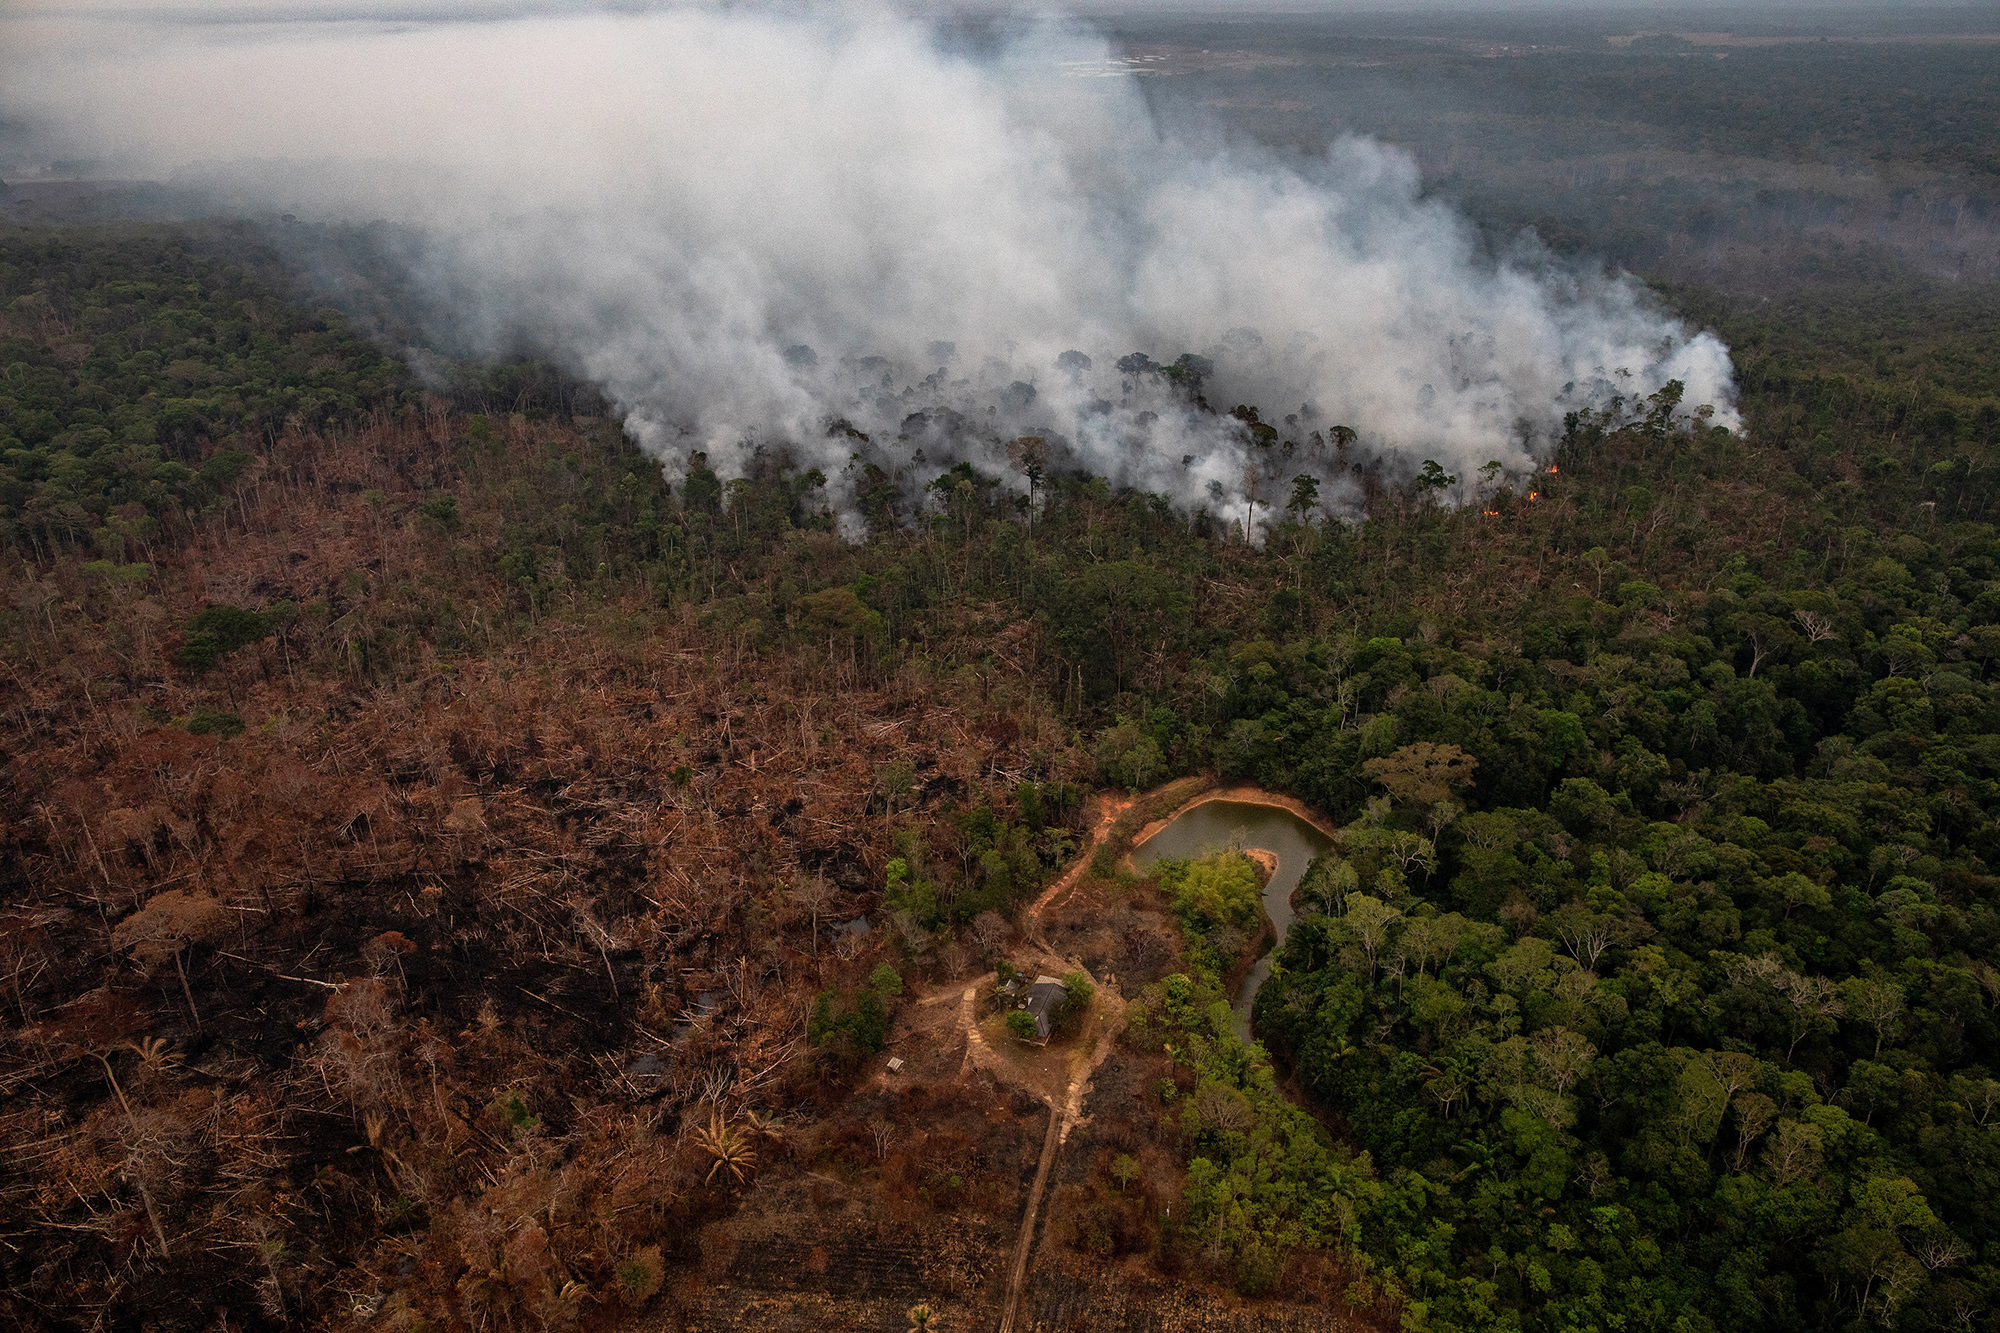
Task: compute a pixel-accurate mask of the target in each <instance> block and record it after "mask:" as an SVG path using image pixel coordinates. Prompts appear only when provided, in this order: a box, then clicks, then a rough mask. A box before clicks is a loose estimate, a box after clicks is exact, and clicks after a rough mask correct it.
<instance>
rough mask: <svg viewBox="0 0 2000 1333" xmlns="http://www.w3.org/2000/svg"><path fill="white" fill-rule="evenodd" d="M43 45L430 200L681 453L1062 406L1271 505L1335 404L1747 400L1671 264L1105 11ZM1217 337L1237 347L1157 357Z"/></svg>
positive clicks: (997, 465) (468, 332) (1102, 437)
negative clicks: (1232, 138)
mask: <svg viewBox="0 0 2000 1333" xmlns="http://www.w3.org/2000/svg"><path fill="white" fill-rule="evenodd" d="M11 45H12V46H13V49H14V52H15V54H14V55H13V56H10V57H7V58H6V64H5V66H4V67H0V88H4V92H0V114H6V115H9V116H13V117H20V118H27V119H30V120H32V121H35V122H37V123H39V124H41V125H43V126H45V127H47V128H48V129H49V131H50V132H51V133H54V134H57V135H60V136H62V137H63V138H64V140H65V141H66V142H65V147H66V148H67V149H68V151H72V152H76V151H85V152H92V153H95V154H97V155H99V156H100V157H101V158H103V159H104V160H106V161H107V162H110V163H115V164H116V166H117V167H118V168H119V169H122V170H125V171H128V172H132V173H136V174H146V175H151V176H172V177H174V178H176V179H178V180H180V181H181V182H183V183H191V182H198V183H200V184H202V185H203V186H205V187H206V188H210V189H213V190H215V191H217V192H218V194H220V195H221V196H222V197H223V198H224V199H225V200H227V201H228V202H229V203H231V204H233V205H236V206H248V207H255V208H264V209H270V210H278V209H283V210H289V211H292V212H294V213H297V214H300V215H303V216H308V217H321V218H326V219H336V220H355V221H365V220H371V219H377V218H381V219H387V220H390V221H392V222H396V223H400V224H404V225H406V226H408V227H410V228H413V229H415V231H416V232H417V233H418V234H420V235H421V236H422V237H424V238H425V240H424V244H423V245H422V247H421V256H422V261H421V262H422V268H423V274H424V276H425V277H426V278H427V279H428V280H429V281H430V282H431V283H432V284H434V286H435V290H437V291H439V292H449V293H450V294H451V296H450V309H451V310H452V312H453V315H452V318H453V320H454V321H455V323H456V325H457V327H456V328H455V329H454V330H453V332H454V333H455V334H456V335H457V336H458V337H459V338H460V339H461V340H465V339H470V340H472V341H474V342H475V343H482V344H485V345H490V346H504V345H508V344H510V343H513V342H516V341H518V339H519V338H520V337H522V336H523V335H526V336H529V337H531V338H533V339H534V340H535V341H536V342H538V343H540V344H542V345H544V346H546V347H549V348H551V349H552V350H553V351H555V352H556V353H557V354H559V355H561V356H563V357H564V358H566V359H567V360H568V361H569V362H570V363H571V364H572V365H573V367H574V368H575V369H576V370H578V371H580V372H582V373H583V374H585V375H587V376H589V377H590V378H592V379H594V380H595V381H597V382H598V383H600V384H601V385H602V386H603V387H604V390H605V392H606V393H607V395H608V396H609V397H610V398H611V399H612V400H613V401H614V402H615V403H616V404H617V405H618V406H619V407H620V408H621V409H623V411H624V412H625V414H626V420H627V426H628V429H629V430H630V431H631V433H632V434H633V435H634V437H635V438H637V439H638V440H639V441H640V443H641V444H642V445H643V446H644V447H646V448H647V449H648V450H649V451H651V452H653V453H654V454H656V455H657V456H658V457H659V458H660V459H661V460H662V462H663V464H664V465H665V466H666V467H667V468H668V470H669V471H670V472H675V471H678V470H679V469H680V468H682V467H684V466H685V465H686V459H687V456H688V453H689V451H690V450H691V449H702V450H705V451H706V452H707V454H708V456H709V459H710V461H711V463H712V465H714V466H715V467H716V469H717V470H718V471H719V472H721V473H722V474H723V475H725V476H728V475H732V474H736V473H740V472H741V471H742V470H743V469H744V468H745V467H746V466H747V465H748V463H749V460H750V457H751V455H752V454H753V452H754V451H755V450H756V449H757V448H759V447H765V448H776V447H780V446H782V447H786V448H788V449H789V450H790V451H791V453H792V456H793V457H794V459H795V460H796V462H797V463H798V464H799V465H800V466H802V467H803V466H817V467H819V468H820V469H821V470H822V471H823V472H825V473H826V475H827V477H828V478H829V483H830V486H831V488H832V489H833V491H834V493H835V496H836V500H837V503H840V502H846V503H847V507H849V508H851V497H852V488H853V486H854V485H855V479H856V477H857V476H858V468H857V466H856V455H857V454H860V455H862V456H863V457H865V458H867V459H870V460H880V461H882V462H883V463H884V464H885V465H886V466H891V467H895V468H911V469H913V470H914V471H915V473H916V475H917V479H918V480H928V478H929V476H931V475H934V473H935V471H936V470H938V467H939V466H942V465H944V464H947V463H949V462H950V461H953V460H957V459H965V460H968V461H972V462H973V463H974V464H975V466H978V467H979V468H980V469H981V470H982V471H985V472H987V473H989V474H998V475H1002V476H1006V477H1008V478H1009V479H1010V482H1011V483H1013V484H1020V482H1019V478H1018V476H1016V475H1015V474H1013V473H1011V472H1010V471H1009V469H1008V461H1007V448H1006V445H1007V441H1009V440H1011V439H1014V438H1016V437H1018V436H1021V435H1025V434H1035V435H1040V436H1043V437H1044V438H1046V439H1047V440H1048V441H1049V442H1050V448H1051V450H1052V452H1053V455H1054V458H1053V465H1054V466H1063V465H1065V464H1067V465H1070V466H1081V467H1084V468H1087V469H1089V470H1091V471H1093V472H1096V473H1101V474H1104V475H1107V476H1109V477H1111V478H1113V479H1114V480H1115V481H1118V482H1121V483H1129V484H1132V485H1136V486H1139V487H1142V488H1144V489H1147V490H1151V491H1156V492H1161V493H1165V494H1167V495H1169V496H1172V497H1173V498H1174V499H1175V500H1177V501H1178V502H1181V503H1183V504H1197V505H1211V506H1214V507H1216V508H1218V509H1221V510H1223V511H1225V512H1230V511H1233V512H1234V513H1235V514H1237V515H1238V516H1240V515H1241V513H1242V506H1243V504H1244V502H1245V500H1246V497H1247V493H1248V492H1249V490H1250V489H1251V488H1252V487H1253V486H1255V487H1257V488H1258V490H1259V494H1258V495H1257V497H1256V498H1257V499H1258V500H1259V501H1269V500H1271V499H1273V498H1277V499H1278V500H1279V502H1280V503H1282V496H1281V495H1280V496H1277V497H1274V496H1273V494H1272V491H1273V489H1275V488H1277V487H1279V486H1281V485H1285V484H1288V483H1289V479H1290V477H1291V476H1292V475H1293V474H1294V473H1297V472H1300V471H1308V472H1312V471H1318V472H1323V473H1324V474H1325V476H1326V480H1327V483H1328V484H1327V486H1326V488H1325V490H1324V491H1323V493H1322V494H1323V498H1325V499H1327V500H1329V501H1330V502H1331V503H1332V504H1333V505H1334V506H1335V507H1336V508H1338V507H1339V506H1340V504H1341V503H1342V498H1343V493H1342V490H1341V487H1342V485H1343V483H1342V481H1341V476H1340V474H1338V473H1337V472H1336V470H1335V469H1334V468H1333V466H1332V458H1333V454H1334V451H1333V449H1332V448H1331V447H1330V446H1328V447H1327V448H1325V449H1323V450H1322V449H1320V448H1319V447H1318V446H1316V445H1315V443H1314V439H1313V432H1314V431H1316V430H1317V431H1320V432H1322V435H1321V437H1320V438H1321V439H1322V440H1327V439H1330V438H1331V436H1330V435H1327V434H1324V432H1327V431H1328V430H1329V429H1330V428H1331V427H1332V426H1334V425H1336V424H1338V425H1344V426H1348V427H1350V428H1352V429H1353V430H1354V431H1355V432H1357V433H1358V437H1359V438H1358V440H1357V441H1356V443H1355V446H1354V447H1355V449H1357V450H1360V451H1363V452H1373V453H1375V454H1388V455H1390V456H1391V459H1392V466H1393V467H1400V468H1401V469H1402V470H1404V471H1406V472H1407V471H1409V470H1412V469H1413V467H1414V464H1415V463H1416V462H1417V461H1420V460H1422V459H1427V458H1434V459H1436V460H1438V461H1439V462H1440V463H1442V464H1443V465H1444V466H1445V467H1446V469H1447V470H1449V471H1452V472H1456V473H1458V474H1460V475H1461V476H1467V477H1469V476H1470V475H1471V474H1472V473H1473V472H1474V471H1475V470H1476V469H1477V468H1479V467H1480V466H1481V465H1482V464H1484V463H1486V462H1487V461H1488V460H1496V459H1497V460H1499V461H1501V462H1502V463H1503V464H1505V465H1506V466H1507V467H1509V468H1510V469H1525V468H1527V467H1530V466H1532V465H1533V455H1534V453H1535V451H1537V450H1538V449H1545V448H1546V447H1547V445H1548V443H1549V441H1550V439H1551V437H1552V434H1553V432H1554V431H1556V430H1558V429H1559V428H1560V422H1561V419H1562V416H1563V414H1564V413H1565V412H1566V411H1570V410H1575V409H1577V408H1579V407H1588V406H1592V405H1593V404H1595V405H1602V404H1603V403H1604V402H1605V401H1607V400H1608V399H1609V398H1610V396H1611V395H1612V394H1621V395H1623V396H1624V397H1625V399H1626V400H1627V401H1630V400H1632V399H1633V398H1634V396H1635V395H1642V394H1645V393H1648V392H1651V391H1653V390H1655V389H1657V388H1658V387H1660V386H1661V385H1662V384H1664V383H1665V382H1666V381H1668V380H1670V379H1679V380H1681V381H1683V382H1685V384H1686V385H1687V399H1686V401H1687V404H1688V405H1689V406H1693V405H1695V404H1699V403H1712V404H1714V405H1716V407H1717V408H1718V411H1719V415H1718V418H1717V420H1718V421H1720V422H1722V423H1723V424H1733V423H1734V416H1733V413H1732V412H1731V411H1730V401H1731V382H1730V366H1729V359H1728V354H1727V351H1726V349H1725V348H1723V347H1722V345H1721V344H1720V343H1718V342H1717V341H1716V340H1715V339H1714V338H1713V337H1711V336H1708V335H1706V334H1700V335H1691V334H1690V333H1689V332H1688V331H1686V330H1685V329H1683V328H1682V327H1681V326H1680V325H1679V324H1678V323H1677V322H1676V321H1674V320H1673V319H1671V318H1670V317H1668V316H1666V315H1664V314H1662V313H1660V312H1659V311H1657V310H1656V309H1655V308H1654V307H1653V306H1652V305H1651V304H1650V303H1649V302H1648V301H1647V300H1646V299H1645V297H1644V294H1643V293H1642V292H1641V291H1640V289H1639V288H1638V287H1637V286H1636V284H1633V283H1631V282H1629V281H1610V280H1606V279H1603V278H1601V277H1597V276H1593V275H1585V274H1581V273H1577V272H1573V271H1563V270H1559V269H1557V268H1556V267H1554V266H1553V264H1552V263H1551V262H1550V261H1549V260H1548V259H1547V257H1546V256H1541V255H1536V254H1531V253H1528V252H1526V251H1525V250H1524V251H1523V253H1522V255H1521V256H1519V257H1517V258H1515V259H1514V260H1512V261H1510V262H1498V263H1496V262H1492V261H1489V260H1483V259H1482V258H1481V255H1480V251H1479V246H1478V244H1477V242H1476V238H1475V237H1474V236H1473V234H1472V233H1471V231H1470V230H1469V228H1468V227H1467V226H1466V225H1465V224H1464V223H1463V222H1462V221H1461V220H1460V219H1458V218H1457V217H1455V216H1454V215H1452V214H1451V213H1450V212H1449V211H1448V210H1447V209H1446V208H1444V207H1443V206H1441V205H1439V204H1437V203H1435V202H1430V201H1426V200H1424V199H1423V198H1422V197H1421V195H1420V190H1419V181H1418V177H1417V172H1416V169H1415V166H1414V164H1413V162H1412V161H1411V160H1410V159H1409V158H1408V157H1407V156H1406V155H1404V154H1402V153H1400V152H1398V151H1395V150H1393V149H1388V148H1385V147H1382V146H1380V145H1378V144H1374V143H1371V142H1366V141H1360V140H1348V141H1344V142H1342V143H1340V144H1339V145H1337V146H1336V147H1335V148H1334V149H1333V151H1332V153H1331V154H1330V156H1329V157H1328V158H1327V159H1325V160H1323V161H1319V162H1315V163H1309V164H1300V163H1296V162H1289V163H1288V162H1281V161H1279V160H1277V159H1275V158H1273V157H1270V156H1268V155H1266V154H1264V153H1262V152H1260V151H1258V150H1255V149H1253V148H1249V147H1246V146H1244V145H1242V144H1230V143H1225V142H1222V141H1220V140H1214V141H1207V140H1201V139H1191V138H1188V137H1186V136H1185V135H1183V134H1170V133H1168V132H1167V131H1165V130H1163V129H1162V128H1161V127H1160V126H1159V125H1157V124H1156V123H1155V122H1154V121H1153V119H1152V118H1151V117H1150V115H1149V114H1148V112H1147V109H1146V106H1145V103H1144V101H1143V99H1142V98H1141V96H1140V95H1139V93H1138V91H1137V89H1136V87H1135V85H1134V84H1133V83H1132V82H1131V81H1130V80H1129V79H1105V78H1096V79H1087V80H1083V79H1065V78H1063V77H1062V73H1063V70H1064V68H1065V65H1066V63H1068V62H1090V61H1094V60H1096V59H1097V58H1099V57H1101V56H1102V55H1103V54H1104V52H1103V50H1102V47H1101V43H1099V42H1098V41H1097V40H1096V39H1094V38H1092V37H1091V36H1089V35H1088V34H1084V33H1079V32H1077V31H1075V30H1073V29H1066V28H1056V27H1043V28H1039V29H1036V30H1034V31H1031V32H1028V33H1026V34H1025V35H1022V36H1019V37H1017V38H1015V39H1013V40H1010V41H1008V42H1006V43H1004V44H1000V45H999V46H998V48H997V49H994V48H992V47H989V48H988V49H984V50H982V51H981V52H980V53H979V54H977V55H974V54H968V53H966V52H965V51H963V50H959V49H954V48H952V47H951V46H950V45H948V44H947V43H945V42H943V41H942V40H941V39H940V38H939V36H938V34H937V33H936V32H935V31H933V30H932V29H930V28H928V27H927V26H925V25H923V24H921V23H919V22H916V21H912V20H909V19H907V18H902V17H897V16H895V15H892V14H889V13H886V12H881V11H872V10H871V11H861V12H856V11H847V12H840V13H832V14H815V15H811V16H806V15H802V14H796V13H782V14H773V13H757V12H749V11H744V10H740V9H729V10H722V9H708V8H690V9H676V10H671V11H666V12H656V13H645V14H617V15H611V14H597V15H589V16H582V17H569V18H557V17H532V18H525V19H511V20H505V21H486V22H455V23H427V24H412V25H391V24H383V23H379V22H371V23H315V24H262V25H210V26H207V27H203V28H200V29H188V28H176V27H171V26H143V25H139V26H130V25H128V26H116V27H114V26H109V25H106V24H101V23H69V24H64V25H56V26H52V27H48V28H44V29H40V30H38V31H37V32H36V33H35V34H34V40H32V41H22V42H18V43H12V44H11ZM1077 352H1080V353H1082V355H1081V356H1076V355H1065V354H1068V353H1077ZM1134 352H1138V353H1142V354H1144V355H1143V357H1141V358H1138V359H1134V358H1132V357H1130V356H1129V354H1131V353H1134ZM1184 353H1188V354H1193V355H1194V356H1195V357H1198V358H1204V359H1205V360H1206V362H1207V363H1208V364H1206V365H1203V364H1201V363H1200V362H1198V361H1197V362H1187V361H1184V362H1182V370H1181V371H1180V372H1177V373H1176V374H1171V375H1170V374H1167V373H1164V372H1163V371H1162V370H1161V369H1159V368H1158V367H1162V366H1167V365H1171V364H1172V363H1173V362H1174V361H1175V360H1176V358H1177V357H1180V356H1181V355H1182V354H1184ZM1121 361H1122V363H1123V367H1124V368H1123V369H1121ZM1142 362H1147V363H1150V364H1142ZM1190 367H1192V369H1193V370H1194V371H1196V372H1197V373H1198V374H1199V373H1200V372H1203V371H1205V372H1206V374H1205V375H1202V376H1201V381H1200V384H1199V385H1198V386H1197V385H1196V384H1195V383H1194V382H1193V381H1192V380H1190V378H1189V377H1188V375H1187V373H1186V371H1187V370H1188V369H1189V368H1190ZM1197 387H1198V388H1199V391H1200V392H1201V393H1203V394H1205V396H1206V398H1207V400H1208V401H1209V402H1210V403H1212V404H1213V405H1214V406H1215V407H1216V408H1218V409H1226V408H1227V407H1229V406H1232V405H1234V404H1236V403H1239V402H1240V403H1251V404H1256V405H1258V406H1259V407H1260V408H1262V410H1263V412H1264V414H1265V419H1266V420H1267V421H1268V422H1269V424H1270V425H1272V426H1274V427H1276V428H1277V430H1278V436H1279V438H1278V439H1277V440H1276V441H1275V442H1271V443H1266V444H1260V443H1259V441H1258V440H1257V439H1256V438H1255V436H1253V433H1252V431H1251V430H1250V428H1249V427H1248V425H1247V424H1246V423H1244V422H1242V421H1238V420H1235V419H1232V418H1229V417H1227V416H1221V415H1217V414H1216V413H1214V412H1208V411H1203V410H1200V409H1199V408H1198V407H1197V406H1196V405H1195V403H1194V401H1193V399H1194V390H1195V389H1196V388H1197ZM830 427H831V429H830ZM847 427H851V428H852V429H847ZM864 435H865V436H867V437H868V439H867V441H866V443H864V442H863V441H862V440H861V439H860V437H861V436H864ZM1266 438H1267V439H1268V437H1266ZM1288 442H1291V443H1295V444H1296V446H1297V447H1296V448H1295V449H1294V448H1288V447H1287V444H1288ZM919 451H921V452H922V454H923V458H922V459H921V461H914V460H915V459H916V455H917V454H918V453H919Z"/></svg>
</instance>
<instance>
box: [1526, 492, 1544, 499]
mask: <svg viewBox="0 0 2000 1333" xmlns="http://www.w3.org/2000/svg"><path fill="white" fill-rule="evenodd" d="M1528 498H1529V499H1530V500H1539V499H1541V498H1542V493H1541V492H1540V491H1529V492H1528Z"/></svg>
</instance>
